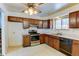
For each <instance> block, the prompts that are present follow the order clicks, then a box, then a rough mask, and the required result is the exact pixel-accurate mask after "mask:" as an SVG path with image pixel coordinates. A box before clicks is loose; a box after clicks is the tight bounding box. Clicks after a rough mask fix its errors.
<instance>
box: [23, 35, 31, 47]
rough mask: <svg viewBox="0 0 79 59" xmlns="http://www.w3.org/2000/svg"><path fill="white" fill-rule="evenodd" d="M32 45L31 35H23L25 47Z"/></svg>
mask: <svg viewBox="0 0 79 59" xmlns="http://www.w3.org/2000/svg"><path fill="white" fill-rule="evenodd" d="M30 45H31V40H30V36H29V35H23V47H27V46H30Z"/></svg>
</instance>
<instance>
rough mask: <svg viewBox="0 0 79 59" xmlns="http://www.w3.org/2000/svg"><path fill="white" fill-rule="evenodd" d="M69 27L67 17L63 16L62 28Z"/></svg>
mask: <svg viewBox="0 0 79 59" xmlns="http://www.w3.org/2000/svg"><path fill="white" fill-rule="evenodd" d="M68 28H69V19H68V18H63V19H62V29H68Z"/></svg>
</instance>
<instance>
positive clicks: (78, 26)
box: [77, 11, 79, 28]
mask: <svg viewBox="0 0 79 59" xmlns="http://www.w3.org/2000/svg"><path fill="white" fill-rule="evenodd" d="M77 28H79V11H78V12H77Z"/></svg>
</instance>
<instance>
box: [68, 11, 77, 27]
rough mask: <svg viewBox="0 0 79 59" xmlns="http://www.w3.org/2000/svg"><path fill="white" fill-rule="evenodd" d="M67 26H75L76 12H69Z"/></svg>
mask: <svg viewBox="0 0 79 59" xmlns="http://www.w3.org/2000/svg"><path fill="white" fill-rule="evenodd" d="M69 28H77V13H76V12H72V13H70V14H69Z"/></svg>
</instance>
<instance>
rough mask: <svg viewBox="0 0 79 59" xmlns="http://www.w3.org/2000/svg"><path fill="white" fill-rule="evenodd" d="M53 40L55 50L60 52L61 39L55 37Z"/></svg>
mask: <svg viewBox="0 0 79 59" xmlns="http://www.w3.org/2000/svg"><path fill="white" fill-rule="evenodd" d="M53 40H54V48H55V49H57V50H59V38H58V37H53Z"/></svg>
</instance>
